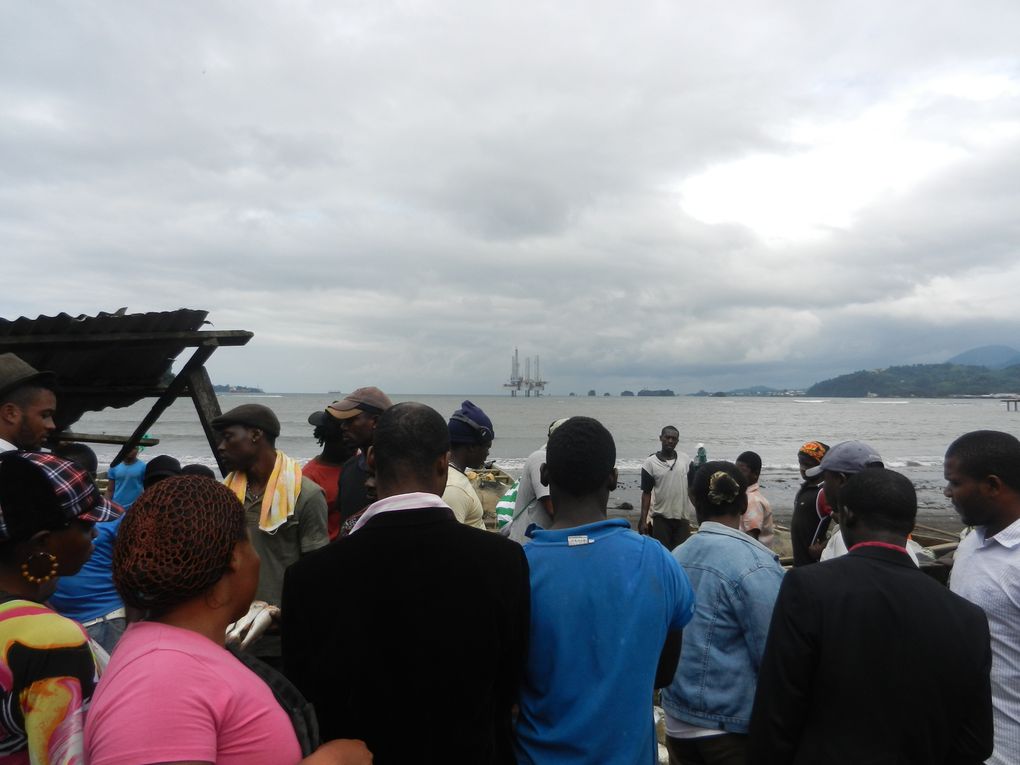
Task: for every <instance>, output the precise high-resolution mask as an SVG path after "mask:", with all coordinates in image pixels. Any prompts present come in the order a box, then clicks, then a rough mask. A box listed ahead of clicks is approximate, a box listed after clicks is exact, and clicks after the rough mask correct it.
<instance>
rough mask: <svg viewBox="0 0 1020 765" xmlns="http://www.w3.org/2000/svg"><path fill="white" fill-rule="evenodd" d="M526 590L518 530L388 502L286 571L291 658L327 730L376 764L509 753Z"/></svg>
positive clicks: (293, 672) (286, 638)
mask: <svg viewBox="0 0 1020 765" xmlns="http://www.w3.org/2000/svg"><path fill="white" fill-rule="evenodd" d="M529 595H530V588H529V581H528V564H527V559H526V558H525V556H524V550H523V548H522V547H521V546H520V545H518V544H517V543H515V542H511V541H509V540H507V539H504V538H503V537H501V536H499V535H498V534H492V533H490V532H486V531H481V530H479V529H474V528H468V527H467V526H463V525H461V524H460V523H458V522H457V521H456V520H455V519H454V516H453V513H452V512H451V511H450V510H448V509H446V508H428V509H422V510H402V511H395V512H389V513H383V514H380V515H378V516H376V517H375V518H373V519H371V520H370V521H369V522H368V523H366V524H365V526H364V527H362V528H361V529H359V530H358V531H357V532H356V533H354V534H352V535H350V536H348V537H345V538H343V539H340V540H337V541H336V542H334V543H333V544H331V545H328V546H327V547H324V548H322V549H321V550H317V551H315V552H314V553H311V554H309V555H306V556H305V557H304V558H302V559H301V560H300V561H299V562H298V563H296V564H294V565H293V566H291V568H290V569H289V570H288V571H287V574H286V578H285V581H284V588H283V608H282V610H283V657H284V669H285V671H286V674H287V676H288V677H289V678H290V679H291V681H293V682H294V684H295V685H297V687H298V688H299V689H300V690H301V692H302V693H304V694H305V696H306V697H307V698H308V700H309V701H310V702H312V704H314V705H315V709H316V713H317V716H318V720H319V727H320V729H321V733H322V740H323V741H329V740H330V739H334V738H360V739H363V740H364V741H365V742H366V743H367V745H368V748H369V749H370V750H371V751H372V753H373V754H374V756H375V763H376V765H387V763H401V764H403V763H465V764H467V763H470V764H471V765H484V764H485V763H512V762H513V761H514V757H513V749H512V738H511V737H512V732H511V721H510V710H511V706H512V705H513V703H514V701H515V698H516V693H517V688H518V687H519V685H520V679H521V675H522V673H523V667H524V662H525V658H526V650H527V640H528V624H529V616H530V598H529Z"/></svg>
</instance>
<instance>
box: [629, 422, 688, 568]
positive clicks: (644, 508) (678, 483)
mask: <svg viewBox="0 0 1020 765" xmlns="http://www.w3.org/2000/svg"><path fill="white" fill-rule="evenodd" d="M679 441H680V431H679V430H677V429H676V428H675V427H673V426H672V425H667V426H666V427H664V428H663V429H662V432H661V433H660V434H659V443H660V444H662V448H661V449H660V450H659V451H657V452H655V453H654V454H650V455H649V456H648V459H646V460H645V461H644V464H642V465H641V520H640V521H639V522H638V531H639V532H640V533H642V534H651V535H652V536H653V537H655V538H656V539H658V540H659V541H660V542H662V544H663V545H664V546H665V547H666V549H667V550H672V549H673V548H675V547H677V546H678V545H680V544H682V543H683V541H684V540H685V539H687V537H689V536H690V535H691V514H692V513H693V512H694V506H693V505H691V501H690V499H689V498H688V495H687V465H688V463H689V462H690V461H691V459H690V457H688V456H687V455H686V454H684V453H683V452H678V451H677V450H676V445H677V443H678V442H679ZM678 466H679V469H678ZM649 510H651V513H652V517H651V519H650V521H651V522H649V517H648V511H649Z"/></svg>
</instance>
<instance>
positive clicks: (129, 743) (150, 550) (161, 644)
mask: <svg viewBox="0 0 1020 765" xmlns="http://www.w3.org/2000/svg"><path fill="white" fill-rule="evenodd" d="M113 574H114V581H115V583H116V585H117V589H118V590H119V591H120V593H121V596H122V597H123V598H124V602H125V603H126V604H127V605H129V606H131V607H134V608H136V609H139V610H140V611H142V612H144V613H145V614H146V620H145V621H142V622H139V623H136V624H132V625H131V626H130V627H128V629H127V631H126V632H125V633H124V637H123V638H121V641H120V642H119V643H118V645H117V650H116V651H115V653H114V655H113V658H112V659H111V660H110V665H109V667H108V669H107V673H106V674H105V675H104V676H103V678H102V681H101V682H100V684H99V687H98V688H97V689H96V692H95V695H94V696H93V699H92V706H91V708H90V709H89V712H88V716H87V720H86V726H85V750H86V752H87V753H88V762H90V763H92V765H151V764H152V763H179V764H181V765H198V764H201V763H216V764H217V765H242V764H243V765H294V764H295V763H299V762H300V763H306V764H307V765H364V764H365V763H370V762H371V761H372V755H371V754H370V753H369V751H368V750H367V749H366V748H365V745H364V743H363V742H361V741H350V740H338V741H330V742H328V743H326V744H323V745H322V746H320V747H318V748H317V749H316V750H315V751H314V752H313V753H310V754H308V756H306V757H304V758H302V745H301V744H300V743H299V739H298V736H297V734H296V732H295V725H294V723H292V721H291V716H290V714H289V711H290V710H285V709H284V707H283V706H281V703H280V702H279V701H278V700H277V698H276V696H275V695H274V693H273V691H272V690H271V689H270V687H269V685H267V684H266V682H265V681H263V680H262V678H260V677H259V676H258V675H256V674H255V672H253V671H252V670H251V669H249V668H248V667H247V666H245V664H244V663H242V662H241V661H240V660H239V659H238V658H237V657H236V656H234V654H232V653H231V652H230V651H228V650H227V649H226V648H225V647H224V641H225V634H226V629H227V625H229V624H230V623H231V622H234V621H236V620H237V619H239V618H240V617H241V616H243V615H244V614H246V613H247V611H248V607H249V605H250V604H251V601H252V598H253V597H254V595H255V588H256V585H257V583H258V575H259V559H258V554H257V553H256V552H255V550H254V549H253V548H252V546H251V543H250V542H249V541H248V536H247V532H246V530H245V518H244V508H243V506H242V505H241V503H240V502H239V501H238V500H237V498H236V497H235V496H234V495H233V493H232V492H231V491H229V490H228V489H227V488H226V487H224V486H222V485H221V484H219V483H217V482H216V481H213V480H211V479H208V478H199V477H192V476H182V477H180V478H169V479H166V480H164V481H161V482H160V483H158V484H156V485H155V486H153V487H152V488H150V489H148V490H147V491H146V492H145V493H144V494H143V495H142V496H141V497H140V498H139V499H138V500H137V501H136V502H135V504H134V505H133V506H132V508H131V512H130V513H129V514H128V515H127V516H126V517H125V519H124V521H123V522H122V524H121V527H120V532H119V534H118V537H117V543H116V546H115V547H114V555H113ZM282 682H285V681H282ZM306 738H307V737H306ZM306 744H307V742H306ZM309 748H311V747H309Z"/></svg>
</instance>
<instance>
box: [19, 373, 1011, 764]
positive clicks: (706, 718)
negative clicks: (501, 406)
mask: <svg viewBox="0 0 1020 765" xmlns="http://www.w3.org/2000/svg"><path fill="white" fill-rule="evenodd" d="M58 395H59V389H58V388H57V381H56V380H55V379H54V377H53V375H52V374H49V373H47V372H40V371H37V370H35V369H33V368H32V367H30V366H29V365H28V364H26V363H25V362H24V361H22V360H21V359H19V358H18V357H17V356H14V355H13V354H2V355H0V635H2V640H0V701H2V702H3V703H2V704H0V762H10V763H29V762H31V763H54V764H56V765H65V764H70V763H93V764H94V765H132V764H137V765H155V764H156V763H180V764H182V765H188V764H191V763H199V764H201V763H224V764H225V765H230V764H231V763H238V764H240V763H246V764H247V763H254V765H260V764H263V763H264V764H265V765H270V764H273V765H290V764H293V763H298V762H301V763H312V764H313V765H314V764H316V763H317V764H319V765H329V764H332V765H361V764H362V763H369V762H376V763H412V762H414V763H465V764H470V765H479V764H483V763H534V764H536V765H542V764H544V763H579V764H580V763H610V764H613V765H615V764H617V763H618V764H620V765H623V764H629V763H635V764H639V763H640V764H641V765H651V764H652V763H656V762H658V761H659V760H658V747H657V743H656V731H655V727H654V723H653V705H654V704H655V703H656V696H658V701H659V704H660V705H661V708H662V710H663V712H664V728H665V736H664V740H665V747H666V750H667V753H668V758H669V761H670V763H672V765H701V764H706V763H711V764H718V765H737V764H738V763H739V764H741V765H743V764H744V763H750V764H752V765H766V764H769V765H771V764H773V763H805V764H806V763H811V764H817V763H836V764H838V763H918V765H920V763H945V764H946V765H960V764H963V765H966V764H968V763H981V762H990V763H996V764H997V765H1016V763H1018V762H1020V647H1018V643H1017V640H1016V635H1017V628H1018V626H1020V552H1018V550H1017V547H1018V545H1020V441H1018V440H1017V439H1016V438H1015V437H1014V436H1012V435H1009V434H1007V433H1002V432H997V431H974V432H971V433H967V434H964V435H962V436H960V437H959V438H957V439H956V440H954V441H953V442H952V443H951V444H949V446H948V448H947V451H946V456H945V477H946V488H945V494H946V497H947V498H948V499H949V500H950V501H951V502H952V504H953V506H954V507H955V508H956V510H957V511H958V512H959V514H960V517H961V519H962V521H963V523H964V524H965V525H966V526H967V527H969V528H970V529H971V531H970V533H968V534H967V535H966V536H965V537H964V538H963V541H962V542H961V544H960V546H959V549H958V550H957V551H956V559H955V564H954V568H953V572H952V577H951V580H950V585H949V587H948V588H947V587H946V586H944V585H943V584H941V583H939V582H938V581H937V580H936V579H934V578H932V577H930V576H928V575H926V573H925V572H924V571H923V570H922V569H921V568H920V567H919V566H918V562H917V557H916V555H913V556H912V555H911V553H912V550H911V540H910V538H909V537H910V534H911V531H912V530H913V528H914V521H915V517H916V513H917V498H916V493H915V491H914V487H913V485H912V484H911V482H910V481H909V480H908V479H907V478H906V477H904V476H903V475H901V474H899V473H897V472H895V471H892V470H889V469H887V468H885V467H884V465H883V461H882V458H881V456H880V455H879V454H878V452H877V451H876V450H875V449H874V448H873V447H871V446H870V445H868V444H867V443H864V442H861V441H847V442H843V443H839V444H835V445H833V446H832V447H831V448H830V447H829V446H828V445H827V444H825V443H824V442H822V441H820V440H811V441H807V442H806V443H805V444H804V445H803V446H802V447H801V449H800V451H799V454H798V459H799V462H800V466H801V473H802V476H803V478H804V484H803V486H802V487H801V490H800V491H799V492H798V494H797V498H796V500H795V506H794V514H793V521H792V528H791V536H792V541H793V546H794V565H793V567H792V568H790V569H789V570H786V569H784V567H783V566H782V565H781V564H780V561H779V558H778V556H777V555H776V553H775V552H774V551H773V549H772V548H771V545H772V540H773V537H774V533H775V528H774V524H773V522H772V510H771V506H770V504H769V503H768V501H767V500H766V499H765V498H764V496H762V491H761V489H760V487H759V486H758V478H759V475H760V472H761V459H760V457H759V456H758V455H757V454H755V453H754V452H744V453H742V454H740V455H738V456H737V457H736V459H734V461H732V462H729V461H723V460H716V461H708V460H707V458H706V457H705V454H704V451H703V450H702V451H701V453H700V455H699V456H698V457H696V458H695V459H693V460H691V459H689V458H688V457H687V455H685V454H683V453H682V452H679V451H678V450H677V446H678V443H679V439H680V431H679V429H678V428H677V427H675V426H673V425H668V426H666V427H664V428H663V429H662V431H661V434H660V437H659V445H660V448H659V449H658V450H657V451H656V452H655V453H653V454H651V455H650V456H649V458H648V459H647V460H646V461H645V463H644V465H643V468H642V477H641V490H642V502H641V516H640V519H639V521H638V524H637V525H638V528H637V530H636V531H635V530H632V529H631V526H630V523H629V521H628V520H627V519H625V518H609V517H608V514H607V506H608V502H609V496H610V493H611V492H612V491H613V490H614V489H615V487H616V483H617V471H616V446H615V441H614V439H613V436H612V434H611V433H610V432H609V431H608V430H607V429H606V428H605V427H604V426H603V425H602V424H601V423H600V422H598V421H597V420H595V419H592V418H589V417H580V416H578V417H570V418H566V419H562V420H557V421H556V422H554V423H552V424H551V425H550V426H549V428H548V430H547V433H546V434H545V435H547V437H548V440H547V442H546V443H545V445H544V446H543V447H542V448H540V449H539V450H537V451H536V452H535V453H534V454H532V455H531V456H530V457H529V458H528V460H527V464H526V465H525V467H524V471H523V473H522V476H521V479H520V481H519V482H518V483H517V484H516V485H515V486H513V487H512V488H511V489H510V491H509V492H508V496H507V497H504V500H503V502H502V503H501V505H502V506H504V507H505V508H506V513H505V516H504V520H505V521H506V523H505V524H503V527H502V528H501V529H498V530H497V529H487V528H485V523H484V517H483V512H482V510H481V504H480V501H479V498H478V496H477V494H475V493H474V491H473V489H472V486H471V483H470V481H469V480H468V473H469V471H471V470H472V469H473V468H477V467H479V466H481V465H483V464H484V463H485V460H486V457H487V456H488V453H489V449H490V447H491V445H492V441H493V439H494V438H495V427H494V423H493V422H492V421H491V419H490V418H489V417H488V416H487V415H486V414H485V412H484V411H482V409H481V408H480V407H478V406H476V405H475V404H473V403H472V402H470V401H465V402H463V404H462V405H461V407H460V408H459V409H458V410H457V411H455V412H453V413H452V414H450V415H449V416H444V415H442V414H440V413H438V412H436V411H435V410H433V409H431V408H430V407H428V406H425V405H423V404H419V403H413V402H408V403H400V404H393V403H392V402H391V401H390V399H389V397H388V396H386V394H384V393H383V392H382V391H380V390H379V389H377V388H371V387H366V388H360V389H358V390H356V391H354V392H353V393H351V394H350V395H348V396H346V397H345V398H344V399H342V400H339V401H334V402H333V403H331V404H329V405H328V406H326V407H324V408H323V410H321V411H319V412H315V413H313V414H312V415H310V416H309V424H310V425H311V426H312V427H313V428H314V435H315V437H316V438H317V439H318V440H319V442H320V444H322V446H323V451H322V454H321V455H319V456H318V457H316V458H315V459H314V460H312V461H311V462H310V463H309V464H308V465H300V464H298V463H297V462H296V461H295V460H293V459H292V458H290V457H289V456H288V455H286V454H284V453H283V452H282V451H280V450H279V449H277V448H276V441H277V438H278V437H279V435H280V423H279V420H278V419H277V417H276V415H275V414H274V413H273V412H272V411H271V410H270V409H269V408H267V407H265V406H261V405H255V404H246V405H242V406H239V407H235V408H234V409H231V410H230V411H228V412H225V413H223V414H222V415H221V416H219V417H217V418H216V419H215V420H214V421H213V423H212V425H213V427H214V429H215V431H216V432H217V433H218V435H219V439H220V440H219V444H218V451H219V456H220V457H221V461H222V462H223V463H225V464H227V465H228V466H229V472H228V474H227V475H226V476H225V477H224V478H223V479H222V480H216V479H215V478H214V477H210V476H208V475H196V474H193V473H192V472H191V471H187V470H185V468H184V467H182V466H181V465H180V464H179V463H178V462H177V461H176V460H175V459H173V458H172V457H169V456H167V455H162V456H159V457H156V458H153V459H151V460H149V461H148V463H147V464H145V465H144V467H143V468H142V469H141V470H140V471H139V470H138V468H132V470H131V471H130V472H129V471H116V472H115V476H114V479H113V480H114V485H113V487H112V489H111V492H112V496H110V497H108V496H105V495H104V494H103V493H101V492H100V491H99V489H98V488H97V484H96V478H95V473H96V468H97V465H96V463H95V455H94V454H92V453H91V450H89V449H88V448H87V447H84V446H83V445H80V444H79V445H69V444H60V443H59V439H55V438H53V436H54V435H55V433H54V431H55V426H54V423H53V414H54V412H55V409H56V407H57V406H58V404H59V401H58ZM50 447H52V448H50ZM90 455H91V456H90ZM136 458H137V455H134V457H133V458H132V460H131V463H132V464H133V463H135V462H136V461H137V462H141V461H140V460H137V459H136ZM135 478H137V479H138V483H139V484H140V486H139V487H138V488H139V489H140V490H139V491H138V492H136V493H135V496H130V498H129V499H127V500H124V501H123V502H121V501H120V500H121V499H123V498H124V496H125V495H123V494H120V493H119V492H120V491H125V487H126V486H127V485H128V484H129V483H134V481H135ZM834 524H838V529H836V528H834ZM695 532H696V533H695ZM90 554H91V557H90ZM125 625H126V628H125Z"/></svg>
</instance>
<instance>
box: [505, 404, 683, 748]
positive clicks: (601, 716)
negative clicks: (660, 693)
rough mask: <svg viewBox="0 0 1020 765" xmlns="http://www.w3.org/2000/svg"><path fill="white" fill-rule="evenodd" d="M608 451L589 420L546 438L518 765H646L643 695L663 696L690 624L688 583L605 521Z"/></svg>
mask: <svg viewBox="0 0 1020 765" xmlns="http://www.w3.org/2000/svg"><path fill="white" fill-rule="evenodd" d="M615 463H616V444H615V443H614V442H613V437H612V435H610V433H609V431H608V430H606V429H605V427H603V426H602V424H601V423H599V422H598V421H597V420H593V419H591V418H590V417H571V418H570V419H569V420H567V421H566V422H565V423H563V425H561V426H560V427H559V428H558V429H557V430H556V432H555V433H553V434H552V436H551V437H550V438H549V444H548V447H547V449H546V463H545V465H543V466H542V482H543V483H544V484H546V485H548V486H549V489H550V493H551V496H552V505H553V508H554V513H553V523H552V525H551V526H550V527H549V528H548V529H544V530H543V529H536V530H534V531H533V532H532V543H531V544H529V545H527V546H525V548H524V549H525V552H526V553H527V556H528V565H529V567H530V569H531V629H530V645H531V649H530V653H529V657H528V664H527V667H526V670H525V676H524V682H523V685H522V688H521V693H520V714H519V716H518V719H517V757H518V763H534V764H535V765H542V764H543V763H557V764H558V765H562V764H563V763H592V762H598V763H602V764H603V765H630V764H631V763H634V764H635V765H637V764H639V763H640V765H652V763H654V762H656V744H655V730H654V727H653V723H652V692H653V690H654V688H658V687H662V686H664V685H668V684H669V682H670V680H671V679H672V677H673V673H674V672H675V670H676V664H677V659H678V657H679V653H680V630H681V629H682V628H683V626H684V625H685V624H687V622H689V621H690V620H691V617H692V616H693V615H694V592H693V590H692V589H691V585H690V582H689V581H688V580H687V575H686V574H684V572H683V569H681V568H680V564H678V563H677V562H676V561H675V560H673V558H672V556H670V554H669V552H668V551H667V550H666V548H665V547H663V546H662V545H661V544H659V543H658V542H657V541H656V540H655V539H653V538H651V537H642V536H639V535H638V534H636V533H634V532H633V531H631V529H630V524H629V523H628V522H627V521H626V520H624V519H613V520H607V518H606V506H607V504H608V502H609V493H610V492H611V491H612V490H613V489H614V488H615V487H616V468H615Z"/></svg>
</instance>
